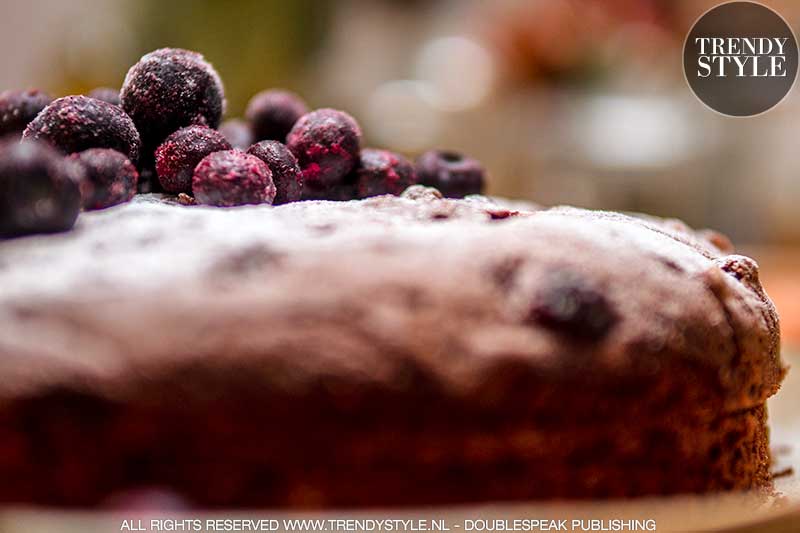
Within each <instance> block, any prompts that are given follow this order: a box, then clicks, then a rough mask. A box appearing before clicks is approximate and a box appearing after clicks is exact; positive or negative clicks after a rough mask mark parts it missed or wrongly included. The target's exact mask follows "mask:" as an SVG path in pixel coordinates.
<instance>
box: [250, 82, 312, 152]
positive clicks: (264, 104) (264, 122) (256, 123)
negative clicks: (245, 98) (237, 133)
mask: <svg viewBox="0 0 800 533" xmlns="http://www.w3.org/2000/svg"><path fill="white" fill-rule="evenodd" d="M306 113H308V107H307V106H306V103H305V102H303V100H302V99H301V98H300V97H299V96H297V95H296V94H294V93H290V92H288V91H278V90H269V91H262V92H260V93H258V94H257V95H255V96H254V97H253V98H252V99H251V100H250V103H249V104H247V111H246V112H245V118H247V121H248V122H249V123H250V127H251V128H252V130H253V135H254V136H255V139H256V140H257V141H265V140H266V141H281V142H284V141H286V135H288V134H289V132H290V131H291V129H292V126H294V124H295V122H297V120H298V119H299V118H300V117H302V116H303V115H305V114H306Z"/></svg>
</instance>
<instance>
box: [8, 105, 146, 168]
mask: <svg viewBox="0 0 800 533" xmlns="http://www.w3.org/2000/svg"><path fill="white" fill-rule="evenodd" d="M22 137H23V138H24V139H31V140H38V141H46V142H49V143H50V144H52V145H53V146H55V147H56V148H58V149H59V150H61V151H63V152H65V153H67V154H71V153H74V152H82V151H84V150H88V149H89V148H111V149H113V150H116V151H118V152H122V153H123V154H125V155H126V156H127V157H128V159H130V160H131V161H137V160H138V159H139V148H140V142H139V133H138V132H137V131H136V126H134V124H133V121H132V120H131V118H130V117H129V116H128V115H126V114H125V112H124V111H123V110H122V109H120V108H119V107H118V106H115V105H113V104H109V103H108V102H103V101H102V100H96V99H94V98H89V97H88V96H65V97H64V98H59V99H58V100H55V101H54V102H53V103H52V104H50V105H49V106H47V107H45V108H44V110H43V111H42V112H41V113H39V115H37V117H36V118H35V119H33V121H32V122H31V123H30V124H28V127H27V128H25V133H23V134H22Z"/></svg>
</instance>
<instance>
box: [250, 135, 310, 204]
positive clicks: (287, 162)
mask: <svg viewBox="0 0 800 533" xmlns="http://www.w3.org/2000/svg"><path fill="white" fill-rule="evenodd" d="M247 153H248V154H251V155H254V156H256V157H257V158H259V159H260V160H262V161H263V162H264V163H266V164H267V166H268V167H269V169H270V170H271V171H272V181H273V182H274V183H275V189H276V193H275V200H274V201H273V202H272V203H273V204H274V205H280V204H286V203H289V202H296V201H298V200H300V197H301V195H302V193H303V181H302V177H301V175H300V167H299V166H298V165H297V158H295V157H294V154H292V152H290V151H289V149H288V148H286V145H285V144H282V143H279V142H278V141H261V142H260V143H256V144H254V145H253V146H251V147H250V148H249V149H248V150H247Z"/></svg>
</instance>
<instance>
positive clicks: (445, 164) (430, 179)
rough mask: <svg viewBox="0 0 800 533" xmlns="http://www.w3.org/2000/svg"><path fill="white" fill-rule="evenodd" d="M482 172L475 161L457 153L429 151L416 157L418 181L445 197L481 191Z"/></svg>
mask: <svg viewBox="0 0 800 533" xmlns="http://www.w3.org/2000/svg"><path fill="white" fill-rule="evenodd" d="M484 174H485V173H484V170H483V166H482V165H481V164H480V163H479V162H478V161H476V160H475V159H472V158H469V157H464V156H463V155H461V154H459V153H456V152H448V151H442V150H430V151H428V152H425V153H424V154H422V155H421V156H420V157H419V159H417V178H418V180H419V183H420V184H422V185H427V186H428V187H435V188H437V189H439V191H440V192H441V193H442V194H443V195H445V197H447V198H463V197H465V196H467V195H469V194H480V193H481V192H482V191H483V186H484V181H485V179H484Z"/></svg>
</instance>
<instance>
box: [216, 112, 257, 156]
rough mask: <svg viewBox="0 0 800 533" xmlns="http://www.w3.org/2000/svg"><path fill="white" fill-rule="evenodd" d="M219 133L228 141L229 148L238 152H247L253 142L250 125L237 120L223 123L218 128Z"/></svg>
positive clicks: (233, 119)
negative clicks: (236, 149) (231, 147)
mask: <svg viewBox="0 0 800 533" xmlns="http://www.w3.org/2000/svg"><path fill="white" fill-rule="evenodd" d="M219 132H220V133H221V134H222V135H223V136H224V137H225V138H226V139H228V142H229V143H231V146H233V147H234V148H238V149H239V150H247V149H248V148H250V146H251V145H252V144H253V142H254V141H255V138H254V137H253V132H252V131H251V130H250V125H249V124H248V123H247V122H245V121H244V120H241V119H238V118H232V119H230V120H226V121H225V122H223V123H222V125H220V127H219Z"/></svg>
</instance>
